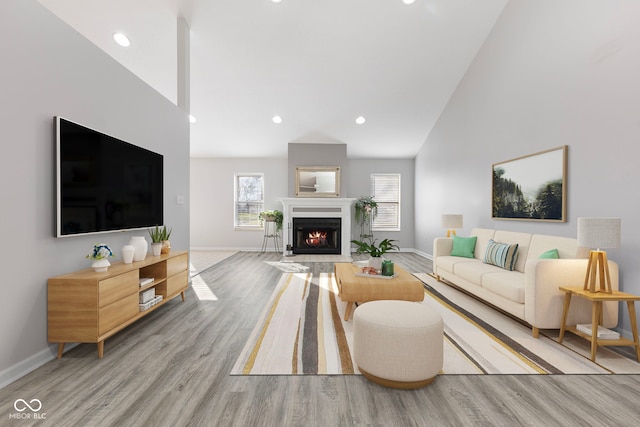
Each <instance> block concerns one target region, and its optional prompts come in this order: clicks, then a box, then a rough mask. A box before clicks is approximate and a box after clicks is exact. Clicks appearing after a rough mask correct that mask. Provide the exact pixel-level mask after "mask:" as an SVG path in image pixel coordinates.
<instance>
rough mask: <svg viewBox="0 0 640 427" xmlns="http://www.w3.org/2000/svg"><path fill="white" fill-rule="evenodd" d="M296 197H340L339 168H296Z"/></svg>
mask: <svg viewBox="0 0 640 427" xmlns="http://www.w3.org/2000/svg"><path fill="white" fill-rule="evenodd" d="M296 197H340V167H339V166H298V167H296Z"/></svg>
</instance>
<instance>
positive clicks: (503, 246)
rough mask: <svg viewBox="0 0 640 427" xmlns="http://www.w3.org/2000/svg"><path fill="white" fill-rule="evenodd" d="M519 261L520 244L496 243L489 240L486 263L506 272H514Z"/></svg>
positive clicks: (485, 256)
mask: <svg viewBox="0 0 640 427" xmlns="http://www.w3.org/2000/svg"><path fill="white" fill-rule="evenodd" d="M517 259H518V244H517V243H514V244H512V245H510V244H508V243H500V242H496V241H494V240H493V239H492V240H489V244H488V245H487V251H486V252H485V254H484V262H485V263H486V264H492V265H495V266H497V267H500V268H504V269H505V270H509V271H513V270H514V268H515V266H516V260H517Z"/></svg>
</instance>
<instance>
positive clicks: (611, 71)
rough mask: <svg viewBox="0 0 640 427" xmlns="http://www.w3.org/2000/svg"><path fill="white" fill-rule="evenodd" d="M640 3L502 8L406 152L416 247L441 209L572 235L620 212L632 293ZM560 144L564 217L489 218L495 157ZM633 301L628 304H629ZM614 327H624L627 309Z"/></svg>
mask: <svg viewBox="0 0 640 427" xmlns="http://www.w3.org/2000/svg"><path fill="white" fill-rule="evenodd" d="M638 22H640V2H637V1H634V0H612V1H600V0H588V1H587V0H562V1H556V0H535V1H534V0H521V1H511V2H509V3H508V4H507V6H506V7H505V9H504V11H503V13H502V16H501V17H500V19H499V20H498V21H497V23H496V25H495V27H494V29H493V31H492V32H491V34H490V36H489V37H488V39H487V41H486V42H485V44H484V46H483V47H482V49H481V50H480V51H479V53H478V55H477V57H476V58H475V60H474V62H473V63H472V65H471V66H470V68H469V70H468V72H467V73H466V75H465V77H464V79H463V80H462V82H461V84H460V85H459V87H458V88H457V90H456V92H455V94H454V95H453V97H452V98H451V100H450V102H449V104H448V105H447V107H446V109H445V110H444V112H443V113H442V115H441V117H440V119H439V121H438V123H437V125H436V126H435V128H434V130H433V132H432V133H431V134H430V135H429V137H428V139H427V141H426V142H425V144H424V146H423V147H422V149H421V150H420V152H419V154H418V156H417V158H416V194H415V198H416V246H417V247H418V249H420V250H423V251H425V252H428V253H432V241H433V238H434V237H436V236H442V234H443V233H444V230H442V229H441V228H440V215H441V214H443V213H462V214H463V215H464V230H462V231H461V233H459V234H462V235H464V234H466V233H468V232H469V230H470V229H471V228H473V227H487V228H499V229H506V230H518V231H525V232H533V233H543V234H553V235H561V236H570V237H575V236H576V222H577V218H578V217H581V216H615V217H621V218H622V231H623V237H622V248H621V249H618V250H609V251H608V253H609V258H610V259H611V260H614V261H617V262H618V263H619V265H620V272H621V287H622V289H623V290H624V291H627V292H631V293H634V294H640V263H638V262H637V256H636V254H637V253H640V241H639V240H638V238H637V237H638V236H639V235H640V222H638V217H639V216H640V201H639V199H638V196H637V194H638V190H637V184H638V182H640V168H638V167H637V165H636V159H635V157H636V155H635V151H636V150H637V148H636V146H637V145H638V142H639V140H640V119H639V118H638V111H639V107H640V105H639V100H640V84H638V76H640V26H639V25H638ZM565 144H566V145H568V146H569V150H568V176H567V186H568V211H567V215H568V221H567V222H566V223H543V222H533V221H505V220H502V221H500V220H492V219H491V210H490V208H491V205H490V203H491V202H490V200H491V166H492V164H493V163H496V162H501V161H504V160H509V159H512V158H515V157H519V156H522V155H527V154H531V153H535V152H538V151H542V150H546V149H549V148H554V147H558V146H561V145H565ZM637 310H638V309H637ZM620 319H621V321H622V323H621V326H622V328H623V330H625V331H629V330H630V326H629V322H628V315H627V311H626V307H623V308H622V309H621V318H620Z"/></svg>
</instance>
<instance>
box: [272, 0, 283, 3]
mask: <svg viewBox="0 0 640 427" xmlns="http://www.w3.org/2000/svg"><path fill="white" fill-rule="evenodd" d="M271 1H272V2H274V3H280V2H281V1H282V0H271Z"/></svg>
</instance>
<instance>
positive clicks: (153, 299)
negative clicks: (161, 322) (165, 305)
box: [138, 279, 162, 311]
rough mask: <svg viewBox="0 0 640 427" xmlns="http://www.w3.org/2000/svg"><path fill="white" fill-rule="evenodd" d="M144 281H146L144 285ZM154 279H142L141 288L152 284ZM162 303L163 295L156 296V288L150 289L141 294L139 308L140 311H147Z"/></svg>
mask: <svg viewBox="0 0 640 427" xmlns="http://www.w3.org/2000/svg"><path fill="white" fill-rule="evenodd" d="M143 281H146V282H145V283H144V284H142V282H143ZM152 282H153V279H140V283H141V285H140V286H144V285H146V284H149V283H152ZM160 301H162V295H156V288H149V289H147V290H144V291H142V292H140V300H139V304H138V306H139V307H140V311H145V310H148V309H150V308H151V307H153V306H154V305H156V304H158V303H159V302H160Z"/></svg>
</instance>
